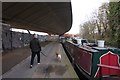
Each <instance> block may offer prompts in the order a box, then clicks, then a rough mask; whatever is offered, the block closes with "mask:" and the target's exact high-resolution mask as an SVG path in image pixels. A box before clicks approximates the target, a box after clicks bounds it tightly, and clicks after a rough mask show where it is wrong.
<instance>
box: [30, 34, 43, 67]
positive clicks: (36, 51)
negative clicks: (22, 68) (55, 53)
mask: <svg viewBox="0 0 120 80" xmlns="http://www.w3.org/2000/svg"><path fill="white" fill-rule="evenodd" d="M37 37H38V36H37V35H35V34H34V35H33V39H32V40H31V41H30V49H31V52H32V55H31V63H30V68H32V66H33V63H34V58H35V56H36V55H37V62H38V64H40V51H41V46H40V42H39V40H38V38H37Z"/></svg>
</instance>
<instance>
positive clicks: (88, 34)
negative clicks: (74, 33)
mask: <svg viewBox="0 0 120 80" xmlns="http://www.w3.org/2000/svg"><path fill="white" fill-rule="evenodd" d="M80 36H81V37H83V38H87V39H89V40H97V39H104V40H105V42H106V44H107V45H109V46H115V47H119V48H120V2H110V3H104V4H103V5H102V6H101V7H99V10H98V12H97V11H96V12H93V14H92V17H91V19H90V20H89V21H87V22H85V23H84V24H83V25H80Z"/></svg>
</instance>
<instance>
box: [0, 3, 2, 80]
mask: <svg viewBox="0 0 120 80" xmlns="http://www.w3.org/2000/svg"><path fill="white" fill-rule="evenodd" d="M1 22H2V2H1V1H0V80H1V79H2V76H1V75H2V24H1Z"/></svg>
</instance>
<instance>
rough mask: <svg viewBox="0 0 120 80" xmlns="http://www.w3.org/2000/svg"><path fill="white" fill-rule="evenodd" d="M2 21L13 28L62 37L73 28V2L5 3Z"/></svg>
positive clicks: (3, 4)
mask: <svg viewBox="0 0 120 80" xmlns="http://www.w3.org/2000/svg"><path fill="white" fill-rule="evenodd" d="M2 21H3V23H8V24H10V25H11V27H13V28H20V29H26V30H33V31H40V32H46V33H49V34H58V35H60V34H63V33H65V32H67V31H69V30H70V28H71V25H72V10H71V2H3V3H2Z"/></svg>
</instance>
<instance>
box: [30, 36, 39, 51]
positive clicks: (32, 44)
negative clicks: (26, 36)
mask: <svg viewBox="0 0 120 80" xmlns="http://www.w3.org/2000/svg"><path fill="white" fill-rule="evenodd" d="M30 48H31V51H33V52H38V51H41V46H40V42H39V40H38V39H37V38H33V40H31V41H30Z"/></svg>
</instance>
